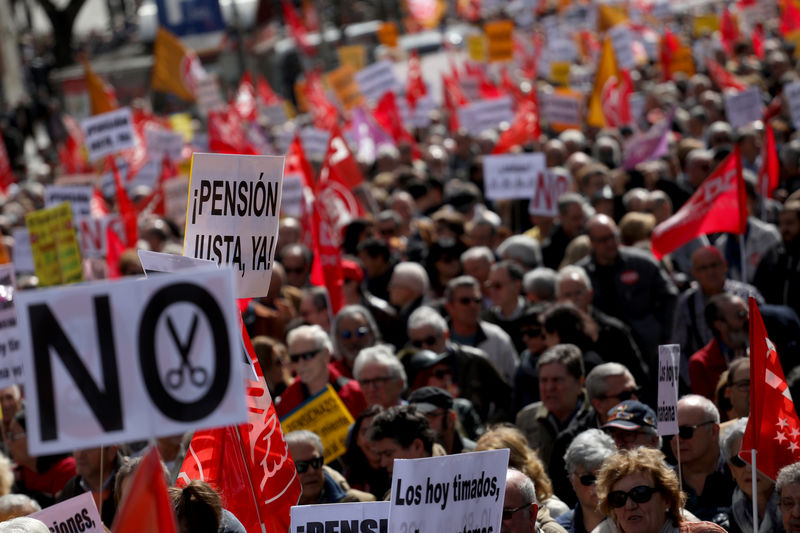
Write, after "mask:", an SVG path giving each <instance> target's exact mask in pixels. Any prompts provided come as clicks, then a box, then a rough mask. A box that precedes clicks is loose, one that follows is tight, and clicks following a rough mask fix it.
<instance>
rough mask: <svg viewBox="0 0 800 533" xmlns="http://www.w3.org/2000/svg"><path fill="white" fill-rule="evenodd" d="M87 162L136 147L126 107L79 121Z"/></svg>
mask: <svg viewBox="0 0 800 533" xmlns="http://www.w3.org/2000/svg"><path fill="white" fill-rule="evenodd" d="M81 128H82V129H83V135H84V138H85V140H86V149H87V151H88V152H89V161H97V160H98V159H101V158H103V157H105V156H107V155H110V154H115V153H117V152H121V151H122V150H125V149H127V148H133V147H134V146H135V145H136V137H135V136H134V134H133V119H132V118H131V110H130V108H128V107H123V108H122V109H116V110H114V111H109V112H108V113H101V114H99V115H94V116H91V117H89V118H87V119H84V120H83V121H81Z"/></svg>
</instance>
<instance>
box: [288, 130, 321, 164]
mask: <svg viewBox="0 0 800 533" xmlns="http://www.w3.org/2000/svg"><path fill="white" fill-rule="evenodd" d="M330 137H331V133H330V132H329V131H326V130H320V129H317V128H312V127H311V126H308V127H305V128H303V129H302V130H300V142H302V143H303V151H304V152H305V153H306V157H308V158H311V159H322V158H323V157H325V152H327V150H328V140H329V139H330ZM292 138H294V135H292V137H291V138H290V139H289V143H291V142H292ZM288 147H289V145H287V149H288Z"/></svg>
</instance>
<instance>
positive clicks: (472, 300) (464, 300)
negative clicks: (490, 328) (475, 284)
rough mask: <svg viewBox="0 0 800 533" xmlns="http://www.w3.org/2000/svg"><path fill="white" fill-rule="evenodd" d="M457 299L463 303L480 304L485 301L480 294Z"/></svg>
mask: <svg viewBox="0 0 800 533" xmlns="http://www.w3.org/2000/svg"><path fill="white" fill-rule="evenodd" d="M456 301H457V302H458V303H460V304H461V305H469V304H479V303H482V302H483V298H481V297H480V296H476V297H475V298H469V297H468V296H465V297H463V298H459V299H458V300H456Z"/></svg>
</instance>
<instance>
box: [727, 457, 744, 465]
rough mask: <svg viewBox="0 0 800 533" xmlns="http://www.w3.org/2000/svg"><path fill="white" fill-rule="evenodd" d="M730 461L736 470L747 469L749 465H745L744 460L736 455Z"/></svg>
mask: <svg viewBox="0 0 800 533" xmlns="http://www.w3.org/2000/svg"><path fill="white" fill-rule="evenodd" d="M728 460H729V461H730V462H731V464H732V465H733V466H735V467H736V468H743V467H745V466H746V465H747V463H745V462H744V461H743V460H742V458H741V457H739V456H738V455H734V456H733V457H731V458H730V459H728Z"/></svg>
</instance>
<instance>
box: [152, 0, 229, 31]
mask: <svg viewBox="0 0 800 533" xmlns="http://www.w3.org/2000/svg"><path fill="white" fill-rule="evenodd" d="M155 2H156V5H157V6H158V23H159V24H160V25H162V26H164V27H165V28H166V29H168V30H169V31H170V32H172V33H174V34H175V35H178V36H180V37H185V36H187V35H195V34H199V33H208V32H214V31H220V30H223V29H225V21H224V20H223V19H222V10H221V9H220V7H219V0H155Z"/></svg>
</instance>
